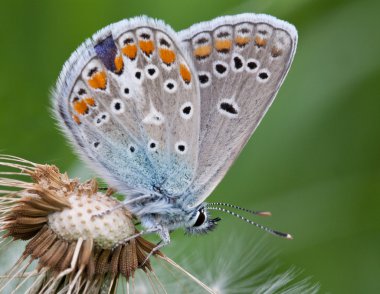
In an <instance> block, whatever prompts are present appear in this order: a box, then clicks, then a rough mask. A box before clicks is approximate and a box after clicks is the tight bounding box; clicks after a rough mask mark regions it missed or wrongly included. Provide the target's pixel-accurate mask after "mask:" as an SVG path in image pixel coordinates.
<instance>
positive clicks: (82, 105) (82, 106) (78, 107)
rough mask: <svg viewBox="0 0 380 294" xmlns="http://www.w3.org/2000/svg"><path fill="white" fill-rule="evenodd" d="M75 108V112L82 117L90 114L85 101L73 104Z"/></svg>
mask: <svg viewBox="0 0 380 294" xmlns="http://www.w3.org/2000/svg"><path fill="white" fill-rule="evenodd" d="M73 108H74V110H75V112H76V113H78V114H80V115H84V114H86V113H88V106H87V104H86V102H85V101H84V100H78V101H75V102H73Z"/></svg>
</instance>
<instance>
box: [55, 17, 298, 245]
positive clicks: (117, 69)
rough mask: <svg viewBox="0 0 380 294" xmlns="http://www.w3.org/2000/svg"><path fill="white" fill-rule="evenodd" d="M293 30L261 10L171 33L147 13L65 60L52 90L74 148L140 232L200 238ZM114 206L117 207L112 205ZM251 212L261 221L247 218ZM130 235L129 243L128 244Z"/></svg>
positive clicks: (284, 59) (268, 97)
mask: <svg viewBox="0 0 380 294" xmlns="http://www.w3.org/2000/svg"><path fill="white" fill-rule="evenodd" d="M296 46H297V31H296V29H295V27H294V26H293V25H291V24H289V23H287V22H285V21H281V20H278V19H276V18H274V17H272V16H269V15H263V14H239V15H234V16H223V17H218V18H216V19H214V20H211V21H208V22H202V23H198V24H195V25H193V26H191V27H190V28H188V29H186V30H183V31H180V32H175V31H174V30H173V29H172V28H171V27H170V26H168V25H166V24H165V23H164V22H162V21H160V20H155V19H152V18H149V17H146V16H142V17H136V18H132V19H127V20H122V21H120V22H117V23H114V24H111V25H109V26H107V27H105V28H103V29H102V30H100V31H99V32H97V33H96V34H95V35H93V36H92V38H90V39H88V40H87V41H85V42H84V43H83V44H82V45H81V46H80V47H79V48H78V49H77V50H76V51H75V52H74V53H73V54H72V55H71V57H70V58H69V60H68V61H67V62H66V63H65V65H64V67H63V70H62V72H61V74H60V76H59V79H58V82H57V85H56V88H55V90H54V93H53V104H54V110H55V114H56V118H57V120H58V122H59V123H60V126H61V128H62V129H63V131H64V132H65V134H66V135H67V137H68V138H69V139H70V141H71V143H72V145H73V147H74V149H75V150H76V151H77V152H78V153H79V155H80V156H81V158H83V159H84V160H85V161H86V162H87V163H88V164H89V165H90V166H91V167H92V168H93V170H94V171H96V172H97V173H98V174H99V175H100V176H101V177H102V178H104V179H105V181H106V182H107V183H108V184H109V185H110V186H111V187H113V188H115V189H116V190H117V191H119V192H120V193H121V194H123V195H125V197H126V199H125V201H124V202H123V203H122V204H121V205H126V206H127V207H128V208H129V209H130V210H131V211H132V212H133V213H134V214H135V215H136V216H137V217H138V218H139V220H140V221H141V224H142V225H143V227H144V228H145V230H143V231H142V232H141V233H140V234H143V233H153V232H155V233H157V234H158V235H159V236H160V238H161V241H162V242H161V243H160V244H159V245H158V246H157V247H156V249H159V248H161V247H162V246H164V245H166V244H168V243H169V242H170V236H169V233H170V231H172V230H175V229H178V228H184V229H185V231H186V232H188V233H192V234H196V233H206V232H208V231H210V230H212V229H213V228H214V227H215V226H216V224H217V222H218V221H219V220H220V219H219V218H211V216H210V214H209V212H208V211H209V210H219V211H224V212H228V213H231V214H233V215H235V216H238V217H240V218H242V219H243V220H246V221H247V222H250V223H252V224H254V225H257V226H259V227H261V228H264V229H265V230H267V231H269V232H271V233H274V234H277V235H280V236H283V237H286V238H290V235H288V234H284V233H280V232H277V231H274V230H271V229H268V228H266V227H263V226H261V225H258V224H256V223H254V222H252V221H250V220H248V219H246V218H244V217H242V216H240V215H238V214H236V213H234V212H232V211H230V210H227V209H225V208H222V207H221V206H229V207H231V208H237V209H241V210H245V211H246V212H252V211H249V210H247V209H244V208H240V207H238V206H234V205H230V204H227V203H206V202H204V201H205V199H206V198H207V197H208V196H209V195H210V194H211V192H212V191H213V190H214V189H215V187H216V186H217V185H218V183H219V182H220V181H221V180H222V178H223V177H224V175H225V174H226V173H227V171H228V169H229V167H230V166H231V165H232V163H233V162H234V160H235V159H236V157H237V156H238V154H239V153H240V151H241V150H242V149H243V147H244V145H245V144H246V143H247V141H248V140H249V138H250V136H251V135H252V133H253V132H254V131H255V129H256V128H257V126H258V125H259V123H260V121H261V120H262V118H263V116H264V114H265V113H266V111H267V110H268V108H269V106H270V105H271V104H272V102H273V100H274V98H275V96H276V94H277V92H278V90H279V88H280V86H281V84H282V82H283V80H284V78H285V76H286V74H287V72H288V70H289V68H290V65H291V63H292V61H293V57H294V54H295V51H296ZM116 209H117V208H116ZM252 213H254V214H262V215H265V213H264V212H263V213H260V212H252ZM132 237H135V236H132Z"/></svg>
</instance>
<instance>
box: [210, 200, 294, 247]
mask: <svg viewBox="0 0 380 294" xmlns="http://www.w3.org/2000/svg"><path fill="white" fill-rule="evenodd" d="M207 209H210V210H219V211H222V212H225V213H228V214H231V215H233V216H235V217H237V218H240V219H241V220H243V221H245V222H247V223H249V224H251V225H254V226H256V227H258V228H259V229H261V230H264V231H266V232H268V233H270V234H272V235H275V236H279V237H282V238H285V239H290V240H291V239H293V237H292V235H290V234H287V233H282V232H279V231H275V230H272V229H270V228H268V227H265V226H263V225H260V224H258V223H255V222H254V221H251V220H250V219H247V218H245V217H244V216H241V215H240V214H237V213H235V212H233V211H231V210H228V209H225V208H222V207H207Z"/></svg>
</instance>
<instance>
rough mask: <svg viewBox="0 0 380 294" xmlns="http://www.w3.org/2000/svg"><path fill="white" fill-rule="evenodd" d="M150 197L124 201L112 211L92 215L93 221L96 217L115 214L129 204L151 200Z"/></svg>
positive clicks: (145, 196) (144, 196)
mask: <svg viewBox="0 0 380 294" xmlns="http://www.w3.org/2000/svg"><path fill="white" fill-rule="evenodd" d="M150 197H151V196H150V195H143V196H140V197H137V198H134V199H131V200H128V201H123V202H121V203H119V204H118V205H116V206H114V207H112V208H110V209H107V210H105V211H102V212H100V213H97V214H94V215H92V216H91V219H92V220H93V219H95V218H96V217H103V216H105V215H107V214H110V213H111V212H114V211H115V210H118V209H120V208H122V207H124V206H128V204H130V203H134V202H138V201H141V200H144V199H147V198H150Z"/></svg>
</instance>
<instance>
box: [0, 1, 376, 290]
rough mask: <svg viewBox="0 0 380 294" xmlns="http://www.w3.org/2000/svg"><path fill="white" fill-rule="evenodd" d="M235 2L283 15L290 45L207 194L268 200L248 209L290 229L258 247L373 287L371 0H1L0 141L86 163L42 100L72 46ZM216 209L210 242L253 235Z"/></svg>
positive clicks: (34, 154) (66, 162) (68, 166)
mask: <svg viewBox="0 0 380 294" xmlns="http://www.w3.org/2000/svg"><path fill="white" fill-rule="evenodd" d="M242 12H257V13H268V14H272V15H274V16H276V17H278V18H281V19H284V20H287V21H289V22H291V23H293V24H294V25H295V26H296V27H297V29H298V32H299V44H298V51H297V53H296V57H295V61H294V63H293V66H292V68H291V70H290V73H289V75H288V77H287V79H286V81H285V83H284V85H283V86H282V88H281V91H280V93H279V95H278V97H277V100H276V101H275V103H274V104H273V106H272V107H271V109H270V111H269V112H268V114H267V115H266V117H265V119H264V120H263V122H262V124H261V125H260V127H259V128H258V130H257V131H256V133H255V135H254V137H253V139H252V140H251V141H250V142H249V144H248V145H247V147H246V148H245V149H244V152H243V153H242V154H241V156H240V157H239V158H238V160H237V162H236V163H235V164H234V166H233V167H232V168H231V170H230V172H229V173H228V175H227V176H226V177H225V179H224V180H223V182H222V183H221V184H220V185H219V187H218V188H217V189H216V191H215V192H214V193H213V196H212V197H211V200H213V201H217V200H218V201H219V200H220V201H227V202H233V203H235V204H238V205H242V206H244V207H250V208H255V209H265V210H270V211H272V213H273V217H272V218H270V219H268V218H266V219H259V221H260V222H261V223H263V224H266V225H269V226H271V227H273V228H278V229H280V230H284V231H289V232H290V233H292V234H293V235H294V236H295V240H293V241H285V240H282V239H278V238H275V237H270V238H267V245H266V246H268V249H270V250H273V249H274V250H275V251H278V252H279V254H278V259H279V260H280V261H281V262H282V263H283V264H285V265H286V266H290V265H294V266H295V267H297V268H300V269H303V275H304V276H312V277H313V281H314V282H319V283H320V284H321V290H322V292H332V293H375V292H377V293H379V290H380V281H379V277H380V217H379V207H380V197H379V196H380V173H379V171H380V170H379V163H380V156H379V154H380V152H379V151H380V148H379V147H380V134H379V127H380V87H379V80H380V58H379V54H380V34H379V31H378V30H379V28H380V17H379V15H378V14H379V12H380V1H370V0H362V1H359V0H357V1H347V0H346V1H343V0H336V1H331V0H319V1H311V0H279V1H268V0H262V1H227V0H224V1H221V0H218V1H206V0H192V1H146V0H139V1H127V0H113V1H100V0H91V1H75V0H70V1H49V0H44V1H37V0H35V1H26V0H25V1H17V0H13V1H6V0H3V1H2V3H1V6H0V34H1V41H0V42H1V43H0V102H1V103H0V134H1V137H0V151H1V152H2V153H7V154H13V155H18V156H21V157H25V158H27V159H30V160H33V161H35V162H41V163H53V164H56V165H58V166H59V167H60V168H61V169H62V170H68V171H69V172H70V173H71V175H73V174H83V173H84V171H83V165H82V163H80V162H79V161H78V160H77V158H76V156H75V155H74V154H73V152H72V150H71V148H70V147H69V146H68V144H66V141H65V139H64V138H63V136H62V135H61V133H60V132H59V131H58V130H57V128H56V126H55V123H54V121H53V119H52V118H51V115H50V112H49V96H50V94H49V91H50V89H51V88H52V86H53V85H54V83H55V81H56V78H57V77H58V74H59V72H60V70H61V67H62V65H63V63H64V61H65V60H66V59H67V58H68V57H69V55H70V54H71V52H72V51H73V50H74V49H75V48H76V47H77V46H78V45H79V44H80V43H81V42H82V41H84V40H85V39H86V38H87V37H89V36H91V35H92V34H93V33H94V32H95V31H97V30H98V29H100V28H102V27H104V26H106V25H108V24H109V23H112V22H116V21H118V20H120V19H123V18H128V17H132V16H135V15H140V14H147V15H149V16H152V17H157V18H161V19H163V20H165V21H166V22H167V23H169V24H171V25H172V26H173V27H174V29H176V30H180V29H184V28H186V27H188V26H190V25H191V24H193V23H196V22H199V21H203V20H209V19H211V18H214V17H216V16H220V15H225V14H236V13H242ZM222 217H223V216H222ZM223 220H224V221H223V222H222V223H221V225H220V226H219V228H218V230H217V231H216V232H214V233H213V234H215V236H217V238H219V239H220V242H223V239H225V238H228V237H229V235H230V234H231V232H232V231H236V232H238V234H243V235H249V234H251V235H255V236H261V235H264V233H263V232H261V231H258V230H257V229H255V228H252V227H250V226H248V225H247V224H245V223H242V222H240V221H239V220H237V219H233V218H231V217H229V216H224V217H223ZM175 238H176V239H177V241H176V242H175V246H183V245H182V244H184V243H189V242H191V244H192V245H193V248H196V246H197V244H199V243H204V242H207V240H208V239H207V238H208V237H204V238H192V239H189V238H187V237H186V240H185V239H181V238H184V237H182V234H176V236H175ZM236 242H239V239H238V238H237V239H236ZM170 250H172V249H171V248H168V249H167V250H166V252H167V253H168V254H170ZM247 250H248V249H247ZM247 252H248V251H247ZM215 254H217V250H216V252H215ZM228 258H233V254H231V256H230V257H228Z"/></svg>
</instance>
